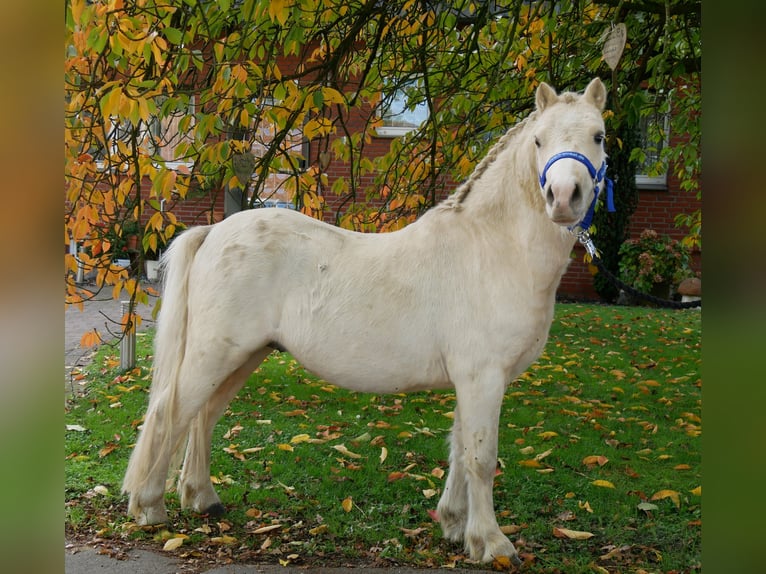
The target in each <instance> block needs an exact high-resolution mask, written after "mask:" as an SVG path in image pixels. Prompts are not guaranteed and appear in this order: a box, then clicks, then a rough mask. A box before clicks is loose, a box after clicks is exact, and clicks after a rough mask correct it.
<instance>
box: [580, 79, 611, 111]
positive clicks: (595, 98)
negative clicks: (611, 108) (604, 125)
mask: <svg viewBox="0 0 766 574" xmlns="http://www.w3.org/2000/svg"><path fill="white" fill-rule="evenodd" d="M584 95H585V99H586V100H587V101H589V102H590V103H592V104H593V105H594V106H596V107H597V108H598V109H599V110H600V111H604V106H605V105H606V88H605V87H604V84H603V83H602V82H601V80H600V79H598V78H593V79H592V80H591V82H590V84H588V87H587V88H585V94H584Z"/></svg>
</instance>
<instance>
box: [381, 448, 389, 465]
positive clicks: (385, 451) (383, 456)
mask: <svg viewBox="0 0 766 574" xmlns="http://www.w3.org/2000/svg"><path fill="white" fill-rule="evenodd" d="M387 457H388V449H387V448H386V447H384V446H382V447H380V457H379V458H380V463H381V464H383V463H384V462H385V460H386V458H387Z"/></svg>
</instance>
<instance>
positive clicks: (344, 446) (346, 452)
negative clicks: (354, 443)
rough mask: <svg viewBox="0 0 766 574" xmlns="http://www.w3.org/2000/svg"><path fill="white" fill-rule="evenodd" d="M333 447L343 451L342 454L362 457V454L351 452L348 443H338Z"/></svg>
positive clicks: (340, 451) (350, 456)
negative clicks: (347, 446)
mask: <svg viewBox="0 0 766 574" xmlns="http://www.w3.org/2000/svg"><path fill="white" fill-rule="evenodd" d="M333 448H334V449H335V450H337V451H338V452H339V453H341V454H342V455H344V456H347V457H349V458H362V455H361V454H357V453H355V452H351V451H350V450H348V449H347V448H346V445H344V444H336V445H335V446H333Z"/></svg>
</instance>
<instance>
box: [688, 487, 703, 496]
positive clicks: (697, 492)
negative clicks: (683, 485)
mask: <svg viewBox="0 0 766 574" xmlns="http://www.w3.org/2000/svg"><path fill="white" fill-rule="evenodd" d="M689 492H691V493H692V494H693V495H694V496H702V487H701V486H698V487H697V488H693V489H691V490H690V491H689Z"/></svg>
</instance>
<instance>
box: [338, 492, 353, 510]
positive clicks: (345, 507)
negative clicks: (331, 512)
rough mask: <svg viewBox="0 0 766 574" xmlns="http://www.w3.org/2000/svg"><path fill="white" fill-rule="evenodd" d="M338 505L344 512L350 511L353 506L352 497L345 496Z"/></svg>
mask: <svg viewBox="0 0 766 574" xmlns="http://www.w3.org/2000/svg"><path fill="white" fill-rule="evenodd" d="M340 505H341V506H342V507H343V510H345V511H346V512H351V509H352V508H353V507H354V499H353V498H352V497H350V496H347V497H346V498H344V499H343V502H341V503H340Z"/></svg>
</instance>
